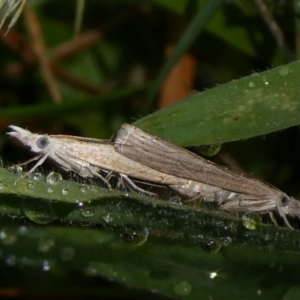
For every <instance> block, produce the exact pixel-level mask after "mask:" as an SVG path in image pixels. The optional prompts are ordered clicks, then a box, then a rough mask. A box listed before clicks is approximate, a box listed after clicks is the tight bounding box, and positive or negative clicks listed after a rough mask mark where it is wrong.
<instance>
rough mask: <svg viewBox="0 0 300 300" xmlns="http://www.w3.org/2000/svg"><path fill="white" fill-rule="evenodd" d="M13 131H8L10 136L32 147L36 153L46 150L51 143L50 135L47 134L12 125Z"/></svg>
mask: <svg viewBox="0 0 300 300" xmlns="http://www.w3.org/2000/svg"><path fill="white" fill-rule="evenodd" d="M9 128H11V129H12V130H14V131H12V132H8V133H7V134H8V135H9V136H12V137H14V138H17V139H18V140H19V141H20V142H22V143H23V144H24V145H25V146H28V147H30V148H31V151H33V152H36V153H44V152H46V151H45V150H46V148H47V146H48V145H49V137H48V136H47V135H40V134H36V133H31V132H30V131H28V130H26V129H23V128H21V127H18V126H14V125H10V126H9Z"/></svg>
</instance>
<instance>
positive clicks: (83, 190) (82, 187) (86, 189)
mask: <svg viewBox="0 0 300 300" xmlns="http://www.w3.org/2000/svg"><path fill="white" fill-rule="evenodd" d="M88 189H89V187H88V185H86V184H83V185H82V186H81V187H80V192H81V193H86V192H87V191H88Z"/></svg>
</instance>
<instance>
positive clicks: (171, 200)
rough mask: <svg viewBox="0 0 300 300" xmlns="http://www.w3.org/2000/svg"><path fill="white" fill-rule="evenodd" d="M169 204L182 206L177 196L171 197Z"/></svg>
mask: <svg viewBox="0 0 300 300" xmlns="http://www.w3.org/2000/svg"><path fill="white" fill-rule="evenodd" d="M170 202H171V203H173V204H177V205H182V201H181V198H180V197H178V196H174V197H171V198H170Z"/></svg>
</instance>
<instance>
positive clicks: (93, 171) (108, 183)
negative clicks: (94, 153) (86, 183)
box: [79, 166, 112, 191]
mask: <svg viewBox="0 0 300 300" xmlns="http://www.w3.org/2000/svg"><path fill="white" fill-rule="evenodd" d="M86 169H87V170H88V171H89V172H90V173H91V174H92V175H94V176H95V177H98V178H100V179H101V180H102V181H103V182H104V183H105V184H106V186H107V188H108V189H109V190H110V191H112V187H111V184H110V182H109V180H108V179H106V178H105V177H103V176H102V175H101V174H99V173H98V172H97V171H96V170H95V169H94V168H93V167H90V166H87V167H86ZM79 175H80V173H79Z"/></svg>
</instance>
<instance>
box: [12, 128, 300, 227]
mask: <svg viewBox="0 0 300 300" xmlns="http://www.w3.org/2000/svg"><path fill="white" fill-rule="evenodd" d="M10 128H11V129H13V130H14V131H13V132H9V133H8V134H9V135H10V136H12V137H15V138H17V139H19V140H20V141H21V142H23V143H24V144H25V145H27V146H29V147H30V148H31V151H33V152H35V153H39V155H38V156H37V157H35V158H34V159H33V160H38V162H37V163H36V165H35V166H34V167H33V168H32V169H31V170H30V171H29V172H28V173H31V172H33V171H34V170H35V169H36V168H37V167H38V166H39V165H41V164H42V163H43V162H44V161H45V160H46V159H47V158H51V159H53V160H54V161H55V162H56V163H58V164H59V165H60V166H61V167H62V168H63V169H65V170H67V171H73V172H75V173H77V174H79V175H80V176H83V177H99V178H101V179H102V180H103V181H104V182H105V183H106V185H107V186H108V187H109V188H111V185H110V182H109V180H108V179H109V174H110V172H111V171H112V172H114V173H115V174H119V175H120V177H121V179H122V180H124V181H126V182H127V183H128V184H129V185H130V186H131V187H132V188H134V189H135V190H137V191H141V192H145V193H150V192H146V191H144V190H142V189H141V188H139V187H138V186H137V185H136V184H135V183H134V180H135V179H136V180H142V181H147V182H152V183H155V184H159V185H165V186H168V187H169V188H171V189H173V190H175V191H176V192H178V193H180V194H182V195H184V196H187V197H188V198H190V199H196V198H197V199H201V200H203V201H206V202H216V203H217V204H218V205H219V207H220V208H221V209H223V210H226V211H237V212H256V213H261V214H264V213H268V214H270V216H271V218H272V220H273V221H274V222H275V219H274V217H273V215H272V213H273V212H275V211H276V212H278V213H279V215H280V216H281V217H282V218H283V219H284V222H285V224H286V225H287V226H288V227H290V228H292V227H291V225H290V224H289V221H288V220H287V218H286V216H292V217H294V216H298V217H299V216H300V202H299V201H297V200H295V199H293V198H291V197H289V196H287V195H286V194H285V193H283V192H282V191H280V190H278V189H276V188H275V187H273V186H271V185H268V184H266V183H262V182H261V181H259V180H256V179H252V178H247V177H244V176H241V175H238V174H235V173H233V172H230V171H229V170H227V169H225V168H223V167H221V166H219V165H216V164H214V163H212V162H210V161H208V160H206V159H204V158H202V157H200V156H198V155H196V154H194V153H192V152H189V151H187V150H185V149H183V148H181V147H178V146H175V145H173V144H171V143H169V142H167V141H165V140H162V139H160V138H158V137H156V136H153V135H151V134H149V133H146V132H144V131H142V130H140V129H138V128H136V127H134V126H132V125H129V124H124V125H122V126H121V128H120V129H119V131H118V132H117V133H116V134H115V136H114V137H113V138H112V140H110V141H108V140H98V139H90V138H82V137H75V136H67V135H41V134H35V133H31V132H30V131H28V130H25V129H22V128H20V127H17V126H10ZM100 171H105V172H104V174H108V176H104V175H101V174H100ZM102 174H103V172H102ZM150 194H151V193H150Z"/></svg>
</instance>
